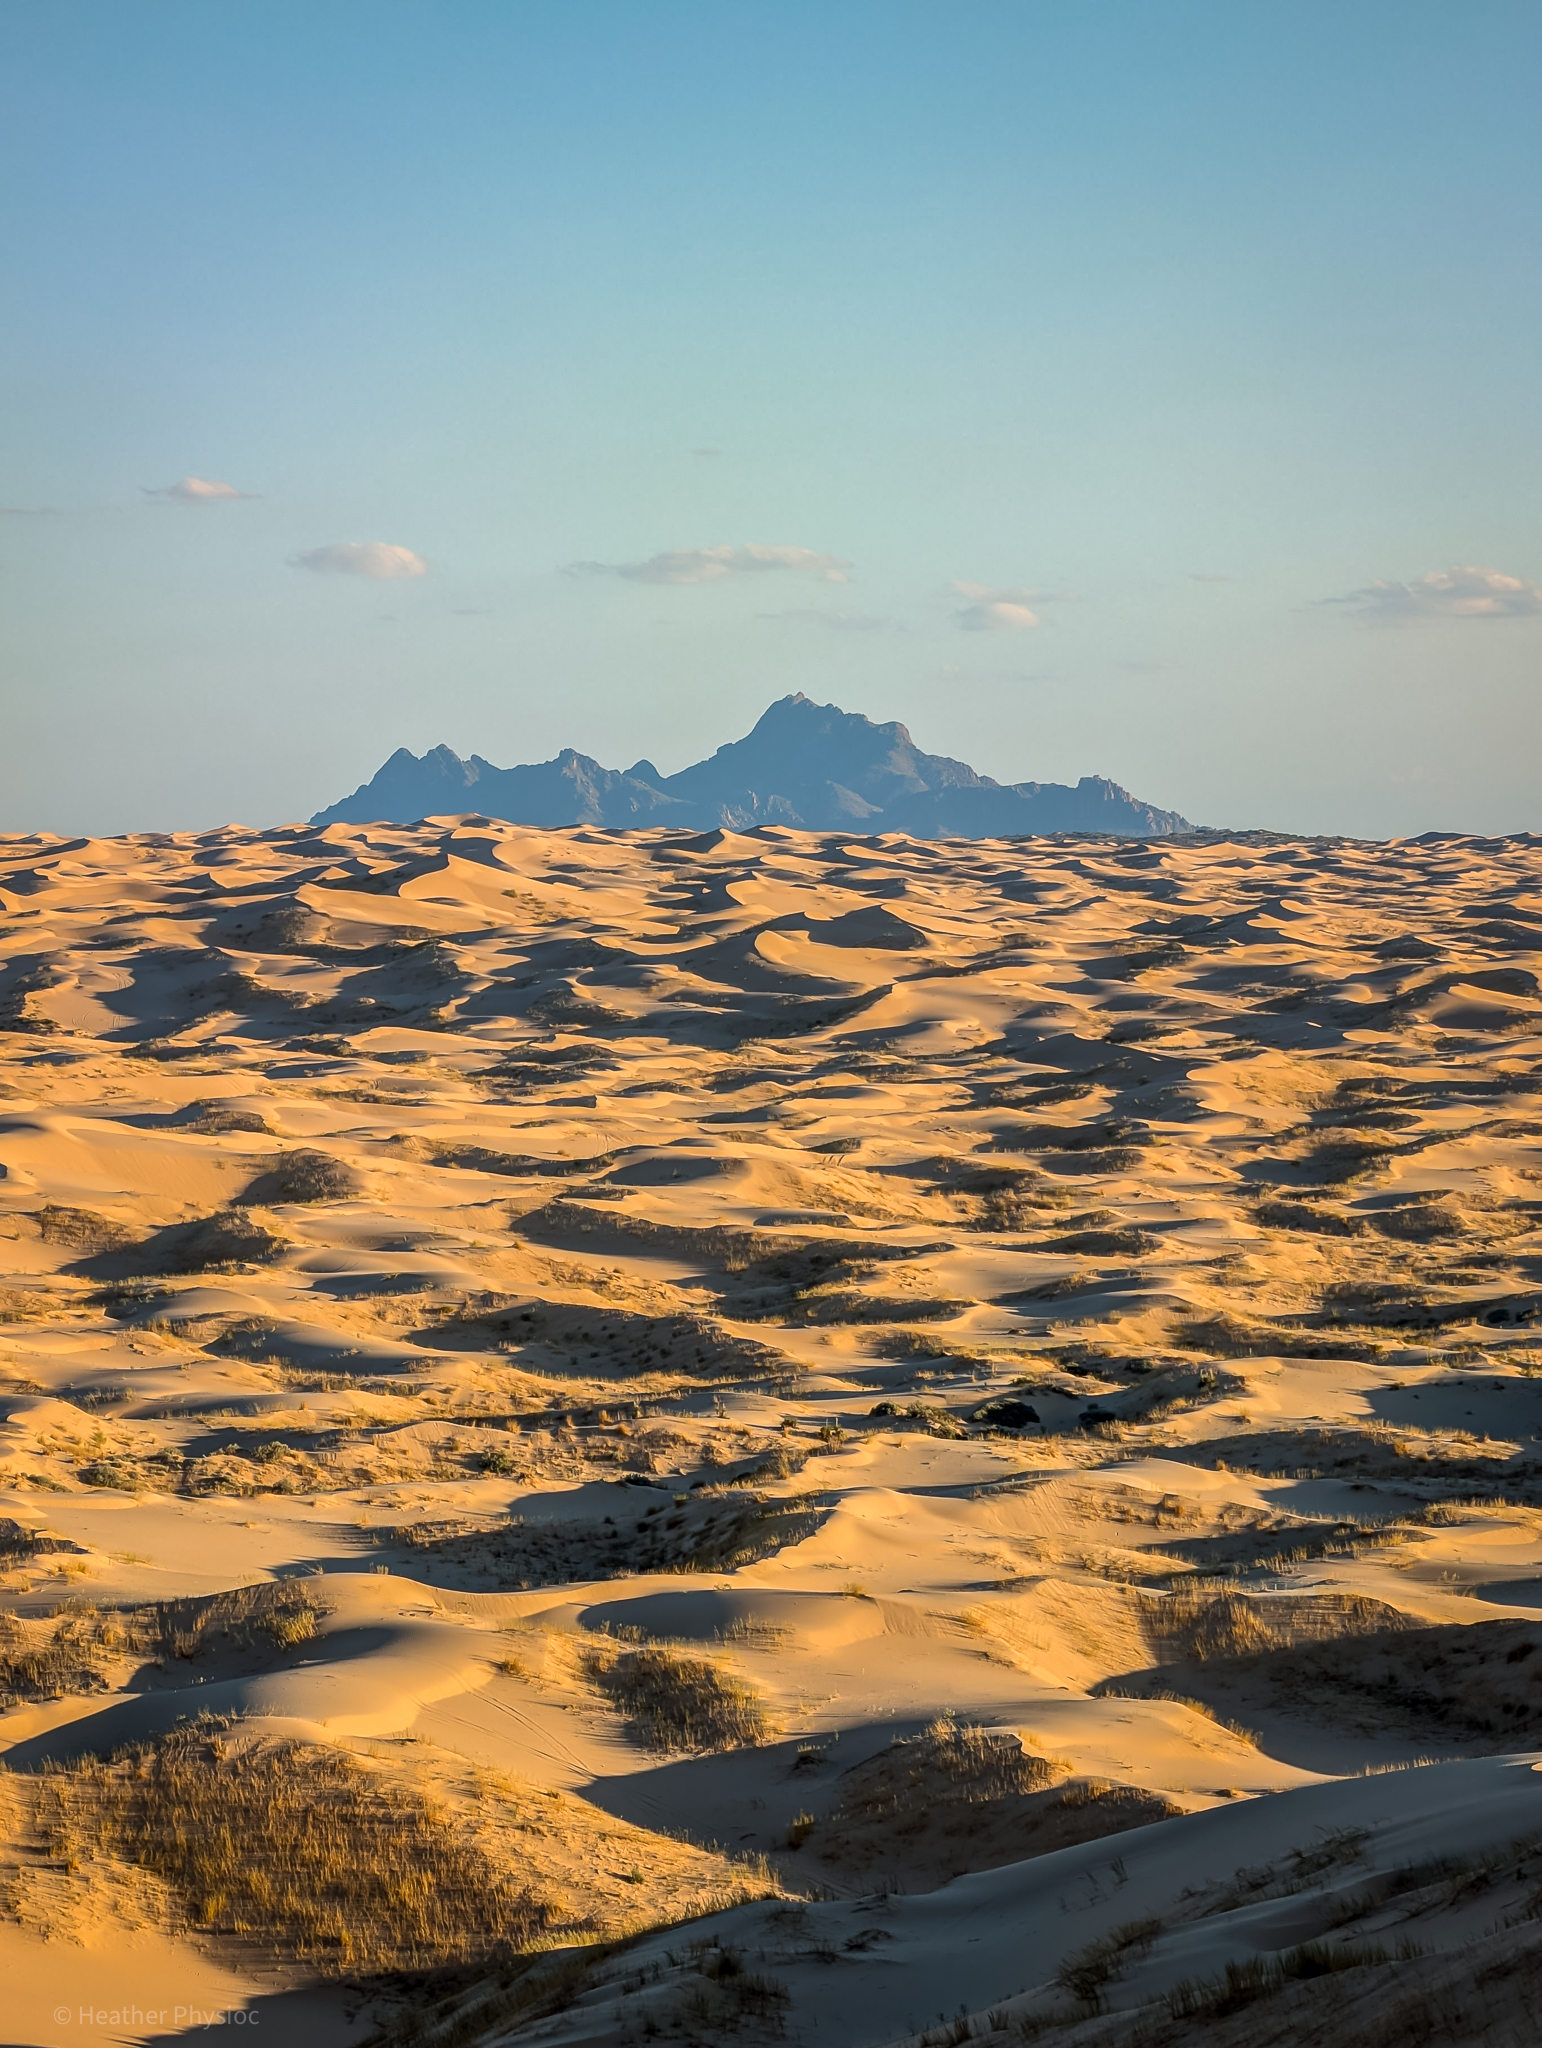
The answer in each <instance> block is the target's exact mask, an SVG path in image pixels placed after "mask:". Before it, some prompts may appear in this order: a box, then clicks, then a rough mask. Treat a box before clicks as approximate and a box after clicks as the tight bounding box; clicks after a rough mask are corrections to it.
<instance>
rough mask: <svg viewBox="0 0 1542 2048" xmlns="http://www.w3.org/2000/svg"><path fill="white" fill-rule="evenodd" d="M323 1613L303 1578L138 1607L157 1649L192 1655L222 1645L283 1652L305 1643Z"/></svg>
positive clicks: (312, 1586) (312, 1585) (269, 1581)
mask: <svg viewBox="0 0 1542 2048" xmlns="http://www.w3.org/2000/svg"><path fill="white" fill-rule="evenodd" d="M325 1612H326V1609H325V1607H324V1606H323V1605H322V1604H321V1603H320V1602H319V1601H318V1600H317V1598H316V1590H315V1583H314V1581H312V1580H308V1579H264V1580H262V1581H261V1582H260V1583H259V1584H257V1585H255V1586H237V1587H235V1588H233V1589H232V1591H230V1592H228V1593H214V1594H212V1595H210V1596H209V1597H208V1598H207V1599H201V1600H166V1601H162V1602H161V1603H160V1604H159V1605H158V1606H156V1607H153V1608H149V1609H145V1610H141V1611H140V1616H139V1617H137V1618H140V1619H141V1620H142V1621H143V1622H144V1623H147V1624H149V1626H150V1627H151V1628H153V1631H154V1636H155V1639H156V1641H157V1645H158V1647H159V1649H160V1651H161V1653H162V1654H163V1655H165V1656H171V1657H196V1656H197V1655H199V1653H200V1652H201V1651H205V1650H211V1649H213V1648H215V1647H216V1645H218V1647H220V1648H222V1649H254V1648H270V1649H278V1650H285V1649H290V1648H292V1647H293V1646H294V1645H295V1644H297V1643H302V1642H306V1641H308V1640H309V1639H310V1637H311V1636H313V1635H314V1634H315V1632H316V1623H317V1621H318V1620H319V1619H320V1617H321V1616H322V1615H323V1614H324V1613H325Z"/></svg>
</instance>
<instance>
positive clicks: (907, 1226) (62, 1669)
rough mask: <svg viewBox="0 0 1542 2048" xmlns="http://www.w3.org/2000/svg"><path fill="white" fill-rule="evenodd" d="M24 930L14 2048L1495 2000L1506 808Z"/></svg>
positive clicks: (1533, 1958) (355, 854) (1526, 1576)
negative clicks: (1485, 822)
mask: <svg viewBox="0 0 1542 2048" xmlns="http://www.w3.org/2000/svg"><path fill="white" fill-rule="evenodd" d="M0 911H3V952H0V1026H3V1030H0V1492H3V1499H0V1763H3V1764H4V1766H5V1769H4V1770H3V1771H0V1836H3V1841H0V1976H3V1978H4V1980H5V1982H6V1985H7V1987H8V1989H7V2004H8V2007H9V2010H8V2012H7V2014H6V2017H5V2020H4V2022H3V2023H0V2035H3V2037H4V2039H5V2040H6V2041H7V2042H11V2043H16V2044H27V2048H31V2044H45V2043H46V2044H52V2043H56V2042H60V2041H65V2040H68V2041H70V2042H76V2041H79V2042H96V2041H101V2042H107V2041H116V2040H139V2039H145V2040H150V2039H165V2038H175V2037H176V2036H178V2035H179V2034H180V2033H183V2032H186V2031H187V2030H188V2029H189V2028H190V2027H191V2026H193V2025H194V2024H195V2021H194V2020H193V2019H191V2018H189V2017H188V2014H189V2013H192V2012H196V2013H202V2014H207V2013H209V2012H223V2013H225V2014H226V2015H227V2017H228V2016H230V2015H234V2014H245V2015H247V2016H248V2019H247V2021H246V2022H245V2023H248V2024H249V2023H251V2022H252V2020H253V2019H255V2020H256V2021H260V2023H261V2026H262V2038H282V2039H283V2040H284V2041H286V2042H294V2043H299V2044H302V2048H303V2044H306V2043H309V2042H315V2043H317V2044H322V2043H334V2042H335V2043H352V2042H361V2043H362V2042H364V2041H366V2040H369V2039H386V2040H394V2041H397V2042H402V2043H405V2042H407V2041H409V2040H410V2041H413V2042H419V2043H423V2044H430V2043H433V2042H436V2041H442V2042H444V2043H449V2042H451V2041H455V2042H458V2043H481V2042H485V2043H489V2044H490V2043H493V2042H499V2041H509V2042H524V2041H531V2042H536V2041H540V2042H551V2043H563V2044H574V2048H576V2044H580V2043H583V2044H593V2048H601V2044H606V2048H623V2044H630V2043H639V2044H640V2043H644V2042H648V2041H659V2042H680V2041H687V2042H698V2043H717V2042H720V2041H732V2042H736V2043H738V2042H742V2043H744V2044H746V2048H753V2044H756V2043H758V2042H761V2041H771V2040H786V2041H793V2042H805V2043H811V2044H821V2043H822V2044H828V2048H894V2044H899V2043H906V2044H911V2048H915V2044H918V2043H921V2042H925V2043H927V2044H930V2048H940V2044H942V2043H944V2042H949V2043H959V2042H963V2041H966V2040H967V2041H977V2042H987V2043H996V2044H1000V2048H1005V2044H1007V2043H1013V2042H1018V2041H1023V2040H1029V2039H1042V2040H1046V2041H1050V2042H1056V2043H1058V2042H1065V2043H1067V2044H1073V2043H1074V2044H1083V2043H1087V2044H1091V2043H1097V2044H1103V2048H1124V2044H1128V2048H1134V2044H1136V2043H1143V2044H1146V2048H1163V2044H1167V2043H1169V2042H1174V2043H1176V2042H1178V2041H1180V2040H1181V2041H1184V2042H1186V2043H1189V2042H1193V2041H1196V2040H1197V2041H1203V2042H1212V2041H1213V2042H1214V2043H1216V2044H1217V2048H1226V2044H1232V2043H1242V2042H1247V2043H1249V2044H1264V2043H1274V2042H1279V2043H1286V2042H1305V2041H1314V2042H1315V2041H1321V2042H1325V2043H1326V2042H1333V2043H1343V2044H1350V2043H1355V2044H1363V2048H1374V2044H1383V2048H1394V2044H1399V2043H1402V2042H1424V2041H1430V2042H1436V2041H1446V2040H1450V2041H1452V2042H1458V2041H1473V2042H1480V2041H1481V2042H1493V2043H1495V2044H1499V2043H1504V2042H1508V2041H1511V2040H1514V2041H1515V2042H1522V2041H1526V2040H1529V2039H1532V2038H1534V2034H1530V2033H1528V2032H1527V2025H1528V2021H1527V2015H1528V2014H1529V2013H1532V2012H1534V2011H1535V2009H1536V2001H1537V1998H1538V1996H1539V1994H1542V1920H1539V1914H1542V1762H1535V1761H1534V1758H1535V1757H1536V1755H1537V1754H1538V1753H1539V1752H1542V1001H1539V982H1538V975H1539V973H1542V842H1538V841H1536V840H1534V839H1531V838H1517V839H1504V840H1480V839H1474V838H1470V837H1465V838H1464V837H1455V836H1444V837H1442V836H1431V837H1429V838H1426V839H1423V840H1418V841H1405V842H1396V843H1392V844H1369V843H1360V842H1354V841H1342V840H1333V841H1329V840H1321V841H1305V840H1284V839H1277V838H1273V837H1270V836H1268V835H1242V836H1238V837H1226V836H1223V835H1217V834H1209V835H1193V836H1190V837H1186V838H1180V839H1173V840H1161V841H1135V840H1116V839H1107V840H1096V839H1081V840H1069V839H1043V840H1030V841H978V842H960V841H952V842H927V841H919V840H911V839H908V838H904V837H900V836H896V835H890V836H883V837H877V838H865V839H849V838H844V837H842V836H840V835H816V834H810V833H802V832H792V831H786V830H779V829H763V830H758V831H755V832H753V833H750V834H747V835H743V836H740V835H736V834H734V833H731V832H727V831H712V832H708V833H705V834H700V835H685V834H680V833H671V832H668V831H661V830H655V831H639V832H605V831H599V830H586V829H575V830H569V831H552V832H542V831H537V830H531V829H519V828H515V827H511V826H506V825H502V824H499V823H497V822H495V821H489V820H487V819H485V818H480V817H465V818H459V819H444V818H441V819H435V820H430V821H429V822H427V823H426V824H422V825H418V826H414V827H396V826H368V825H332V826H329V827H327V828H326V829H324V830H318V829H314V828H308V827H297V828H293V829H286V830H279V831H271V832H255V831H247V830H244V829H239V828H230V829H227V830H222V831H217V832H210V833H204V834H179V835H166V836H160V835H139V836H136V837H132V838H127V839H118V840H74V841H64V840H60V839H56V838H51V837H47V836H36V837H29V838H18V837H11V838H9V839H4V840H0ZM60 2010H64V2011H65V2014H66V2017H65V2019H64V2020H60V2019H59V2018H58V2016H57V2015H58V2012H59V2011H60ZM178 2014H180V2015H181V2016H180V2017H178V2016H177V2015H178ZM1421 2027H1422V2028H1424V2029H1425V2031H1423V2032H1421V2031H1419V2029H1420V2028H1421ZM1441 2028H1444V2029H1445V2031H1444V2032H1442V2031H1440V2029H1441Z"/></svg>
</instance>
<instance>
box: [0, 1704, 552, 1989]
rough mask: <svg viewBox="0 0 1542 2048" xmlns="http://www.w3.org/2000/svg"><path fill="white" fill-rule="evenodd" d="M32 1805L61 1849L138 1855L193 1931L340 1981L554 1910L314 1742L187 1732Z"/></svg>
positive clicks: (509, 1942)
mask: <svg viewBox="0 0 1542 2048" xmlns="http://www.w3.org/2000/svg"><path fill="white" fill-rule="evenodd" d="M35 1813H36V1825H37V1828H38V1832H39V1834H40V1836H41V1838H42V1840H43V1842H44V1844H45V1845H46V1848H47V1851H48V1853H49V1854H50V1855H53V1856H58V1857H62V1858H64V1859H65V1861H66V1862H67V1863H68V1864H69V1865H71V1866H76V1865H79V1864H82V1863H85V1862H87V1861H89V1860H91V1859H92V1858H97V1857H112V1858H117V1859H120V1860H122V1861H125V1862H130V1863H136V1864H139V1865H140V1866H141V1867H143V1868H144V1869H146V1870H150V1871H152V1872H154V1874H155V1875H156V1876H157V1877H159V1878H161V1879H162V1880H163V1882H165V1883H166V1884H167V1885H168V1886H169V1887H170V1889H171V1891H172V1892H173V1894H174V1896H175V1897H176V1899H177V1901H178V1902H179V1905H180V1907H181V1910H182V1912H183V1913H185V1915H186V1918H187V1920H188V1922H189V1924H190V1925H192V1926H193V1927H196V1928H200V1929H203V1930H205V1931H207V1932H209V1933H212V1934H217V1935H224V1936H227V1937H231V1938H239V1939H242V1940H246V1941H255V1942H259V1943H261V1944H262V1946H263V1947H264V1948H266V1949H267V1950H269V1951H270V1952H276V1953H278V1954H280V1955H282V1956H285V1957H288V1958H292V1959H294V1960H296V1961H303V1962H304V1963H306V1964H307V1965H309V1966H311V1967H313V1968H316V1969H319V1970H321V1971H322V1972H323V1973H325V1974H328V1975H337V1976H352V1975H362V1974H377V1973H380V1972H383V1971H394V1970H424V1969H433V1968H436V1967H439V1966H440V1965H444V1964H450V1963H478V1962H486V1961H489V1960H491V1959H494V1958H498V1957H505V1956H512V1955H515V1954H518V1953H520V1952H521V1951H524V1950H528V1949H529V1948H531V1947H532V1946H534V1945H537V1944H538V1942H539V1941H540V1938H541V1937H542V1936H543V1935H544V1934H545V1932H546V1930H547V1928H548V1927H549V1926H550V1924H551V1922H552V1920H553V1918H554V1914H553V1910H552V1907H551V1905H550V1904H549V1903H548V1902H546V1901H544V1900H542V1899H540V1898H538V1897H537V1896H536V1895H535V1894H534V1893H532V1892H531V1891H529V1890H527V1889H525V1888H524V1887H522V1886H520V1885H517V1884H515V1883H513V1882H511V1881H510V1879H509V1878H508V1877H506V1876H505V1875H504V1873H503V1872H502V1871H501V1870H499V1869H498V1868H497V1866H496V1865H495V1864H494V1863H493V1862H492V1860H491V1859H490V1858H489V1857H488V1856H487V1855H486V1854H485V1853H484V1852H483V1851H482V1850H480V1849H479V1848H478V1847H476V1845H475V1844H474V1843H471V1842H468V1841H467V1840H466V1839H465V1835H464V1831H463V1830H462V1829H461V1828H460V1827H459V1826H457V1825H456V1824H455V1823H454V1822H453V1821H452V1820H451V1818H450V1817H449V1816H448V1815H447V1814H445V1813H444V1812H443V1811H441V1810H440V1809H438V1808H436V1807H435V1806H433V1805H432V1804H430V1802H429V1801H427V1800H425V1799H424V1798H422V1797H421V1796H420V1795H419V1794H417V1793H416V1792H414V1791H411V1790H409V1789H408V1788H406V1787H404V1786H401V1785H393V1784H391V1783H389V1782H386V1781H383V1780H382V1779H381V1778H380V1777H378V1776H377V1775H376V1774H375V1773H373V1772H372V1771H370V1770H369V1769H368V1768H367V1767H366V1766H364V1765H362V1764H360V1763H359V1762H358V1761H357V1760H356V1759H355V1758H353V1757H351V1756H347V1755H345V1754H343V1753H342V1752H340V1751H336V1750H328V1749H323V1748H319V1747H316V1746H313V1745H310V1744H306V1743H300V1742H282V1743H270V1744H261V1745H257V1746H253V1747H249V1748H243V1749H234V1748H232V1746H231V1745H230V1744H229V1742H228V1739H227V1738H226V1736H225V1735H224V1733H223V1732H222V1731H221V1730H219V1729H218V1728H211V1727H210V1726H209V1725H208V1724H204V1725H203V1726H201V1727H198V1728H191V1729H185V1730H178V1731H177V1732H176V1733H175V1734H173V1735H170V1736H167V1737H166V1738H165V1739H164V1740H162V1741H161V1742H159V1743H154V1744H147V1745H144V1746H141V1747H137V1748H134V1749H131V1750H129V1751H126V1752H124V1753H123V1754H121V1755H120V1756H118V1757H116V1758H115V1759H113V1760H112V1761H111V1762H108V1763H104V1762H102V1761H100V1760H99V1759H97V1758H88V1759H85V1760H83V1761H81V1762H79V1763H75V1764H72V1765H68V1766H64V1767H54V1768H50V1769H48V1770H46V1771H45V1772H44V1774H43V1775H42V1777H41V1778H40V1779H39V1780H38V1781H37V1796H36V1808H35Z"/></svg>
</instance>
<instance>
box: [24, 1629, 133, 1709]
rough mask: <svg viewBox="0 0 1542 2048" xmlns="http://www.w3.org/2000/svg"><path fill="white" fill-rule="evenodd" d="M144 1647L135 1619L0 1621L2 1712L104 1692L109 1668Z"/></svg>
mask: <svg viewBox="0 0 1542 2048" xmlns="http://www.w3.org/2000/svg"><path fill="white" fill-rule="evenodd" d="M143 1647H144V1641H143V1637H142V1635H141V1633H140V1631H138V1630H137V1629H136V1627H135V1625H134V1622H133V1620H132V1619H129V1618H124V1617H120V1616H117V1615H114V1614H99V1613H98V1612H97V1611H96V1609H95V1608H94V1607H81V1608H74V1609H66V1611H65V1612H64V1613H63V1614H61V1615H56V1616H55V1617H54V1619H53V1620H52V1621H51V1622H24V1621H18V1620H17V1619H16V1618H15V1617H14V1616H13V1615H9V1614H3V1615H0V1711H3V1710H4V1709H5V1708H7V1707H14V1706H18V1705H20V1704H21V1702H22V1701H24V1700H59V1699H65V1698H67V1697H68V1696H69V1695H71V1694H73V1693H92V1692H105V1691H106V1690H107V1676H106V1670H105V1667H106V1666H107V1665H108V1664H109V1663H111V1662H112V1660H113V1659H115V1658H119V1657H125V1656H129V1655H131V1654H132V1653H133V1652H135V1651H136V1650H139V1649H142V1648H143Z"/></svg>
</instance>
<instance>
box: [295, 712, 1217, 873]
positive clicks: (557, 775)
mask: <svg viewBox="0 0 1542 2048" xmlns="http://www.w3.org/2000/svg"><path fill="white" fill-rule="evenodd" d="M467 811H475V812H478V813H480V814H481V815H482V816H483V817H489V818H502V819H506V820H507V821H508V822H509V823H510V824H513V825H547V826H555V825H612V826H640V825H670V826H680V827H684V828H686V829H688V830H693V831H696V830H705V829H707V828H709V827H711V826H714V825H727V826H730V827H733V828H735V829H737V830H739V831H743V830H745V829H746V828H747V827H749V826H752V825H792V826H795V827H799V828H801V829H803V830H806V831H811V832H838V831H856V832H908V833H910V834H911V835H912V836H914V837H915V838H918V839H994V838H998V837H1001V836H1003V835H1005V834H1008V833H1014V832H1030V833H1031V832H1122V833H1129V834H1133V835H1138V836H1140V837H1142V838H1162V837H1165V836H1166V835H1168V834H1169V833H1173V832H1188V831H1192V830H1193V827H1192V826H1191V825H1190V824H1189V822H1188V820H1187V819H1186V818H1181V817H1179V815H1178V813H1177V812H1176V811H1161V810H1157V809H1156V808H1155V806H1154V805H1152V804H1148V803H1143V802H1142V801H1141V800H1140V798H1139V797H1134V796H1131V795H1130V792H1129V791H1128V790H1127V789H1121V788H1120V787H1119V785H1118V783H1117V782H1110V781H1108V779H1107V778H1106V777H1105V776H1102V775H1084V776H1083V777H1082V779H1081V780H1080V782H1078V783H1076V784H1075V786H1074V787H1073V786H1072V785H1071V784H1069V783H1064V782H1010V783H1001V782H994V781H992V779H991V777H990V776H988V775H979V774H977V773H976V772H975V770H974V769H973V768H971V767H970V766H969V765H968V764H967V762H964V761H952V760H949V759H948V757H947V756H946V755H945V754H923V753H922V752H921V750H920V749H919V748H918V747H917V746H916V745H915V744H914V742H913V741H912V739H911V737H910V734H909V733H908V732H907V731H906V730H905V728H904V726H902V725H900V724H898V723H895V722H892V721H891V722H890V723H889V724H887V725H875V724H874V723H873V721H872V720H871V719H870V718H864V717H863V716H862V715H861V713H860V712H855V711H842V710H840V709H839V707H838V706H836V705H834V704H815V703H813V702H812V701H811V700H810V699H809V698H807V697H805V696H804V695H803V694H802V692H801V691H799V692H798V694H797V695H795V696H792V697H783V698H781V699H780V700H779V701H778V702H777V703H775V704H773V705H772V706H771V707H770V709H769V710H768V711H767V712H765V713H764V715H763V716H762V717H761V718H760V720H759V721H758V722H757V724H756V726H755V729H754V731H753V732H751V733H749V734H748V735H747V736H746V737H745V738H744V739H742V740H731V741H729V742H728V744H727V745H725V746H721V747H719V748H718V750H717V752H716V753H715V754H713V755H711V756H710V757H709V758H708V759H707V760H705V761H698V762H697V763H696V764H695V766H694V767H691V768H682V769H681V770H680V772H679V774H678V775H661V774H660V773H659V771H658V770H657V768H655V767H654V765H653V763H652V762H651V761H638V762H636V763H634V765H633V766H632V767H630V768H627V769H617V768H602V767H601V766H600V764H599V762H598V761H594V760H591V759H590V757H589V756H588V755H587V754H579V753H576V752H575V751H574V750H573V748H571V747H566V748H564V749H563V751H562V752H561V753H560V754H559V755H558V756H557V758H556V759H555V760H554V761H539V762H535V763H531V764H527V765H526V766H524V767H519V768H495V767H494V766H493V764H492V762H491V761H484V760H483V759H482V757H481V755H480V754H473V755H472V756H471V758H470V760H469V761H463V760H462V759H461V757H460V755H459V754H456V753H453V752H452V751H451V750H450V748H449V747H435V748H433V749H432V750H431V751H430V752H429V753H427V754H422V755H419V754H412V753H409V752H408V751H407V749H406V748H405V747H400V748H398V749H397V751H396V752H395V753H394V754H393V755H392V756H391V758H390V760H389V761H387V762H386V764H385V766H384V767H383V768H382V769H381V770H380V772H379V773H378V774H377V775H376V776H375V777H374V779H373V781H370V782H366V783H364V784H363V785H362V787H360V788H359V789H356V790H355V791H354V793H353V795H352V796H348V797H344V798H343V800H342V802H341V803H336V804H333V805H332V806H331V807H330V809H328V810H324V811H318V812H317V813H316V815H315V817H314V818H312V820H311V823H312V824H313V825H331V824H334V823H339V822H346V823H349V824H371V823H376V822H380V823H390V824H397V825H410V824H415V823H416V822H417V821H418V820H419V819H420V818H434V817H444V816H456V815H459V814H461V813H463V812H467Z"/></svg>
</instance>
